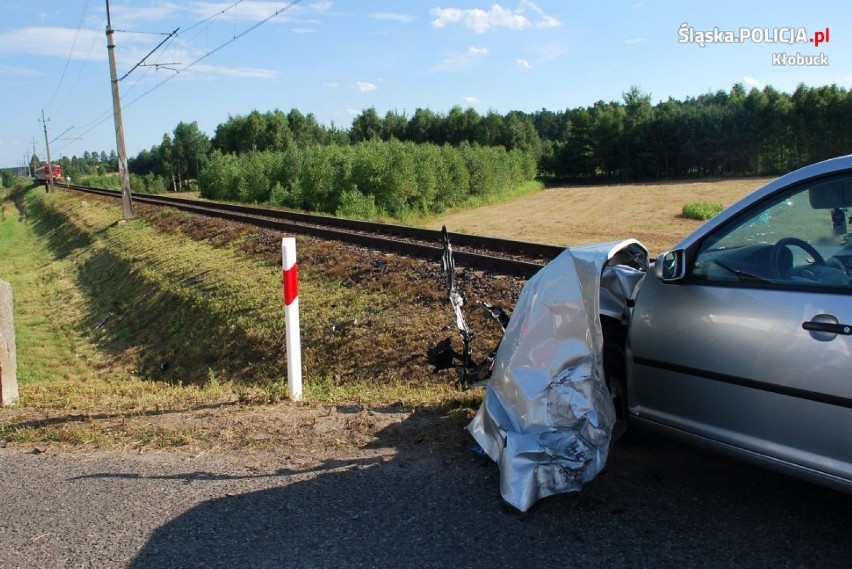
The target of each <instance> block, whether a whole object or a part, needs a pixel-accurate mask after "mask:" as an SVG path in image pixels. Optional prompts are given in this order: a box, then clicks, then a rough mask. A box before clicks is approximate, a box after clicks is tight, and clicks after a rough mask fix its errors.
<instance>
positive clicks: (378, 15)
mask: <svg viewBox="0 0 852 569" xmlns="http://www.w3.org/2000/svg"><path fill="white" fill-rule="evenodd" d="M369 16H370V17H371V18H373V19H374V20H392V21H394V22H401V23H403V24H407V23H409V22H413V21H414V19H415V18H414V16H410V15H408V14H397V13H395V12H372V13H370V14H369Z"/></svg>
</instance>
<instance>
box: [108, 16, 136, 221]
mask: <svg viewBox="0 0 852 569" xmlns="http://www.w3.org/2000/svg"><path fill="white" fill-rule="evenodd" d="M106 13H107V29H106V36H107V52H108V54H109V80H110V82H111V83H112V115H113V120H114V121H115V146H116V151H117V152H118V177H119V179H120V180H121V209H122V211H123V213H124V219H125V220H127V219H131V218H132V217H133V202H132V200H131V198H130V174H129V173H128V171H127V150H125V148H124V123H123V122H122V120H121V99H120V98H119V95H118V73H116V71H115V42H114V41H113V38H112V23H111V21H110V17H109V0H106Z"/></svg>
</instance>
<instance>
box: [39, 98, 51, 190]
mask: <svg viewBox="0 0 852 569" xmlns="http://www.w3.org/2000/svg"><path fill="white" fill-rule="evenodd" d="M48 120H50V119H45V118H44V109H42V110H41V122H43V123H44V146H45V148H47V168H46V169H45V171H44V175H45V180H46V181H47V192H48V193H49V192H50V191H51V190H52V189H53V165H52V164H51V163H50V142H48V139H47V121H48Z"/></svg>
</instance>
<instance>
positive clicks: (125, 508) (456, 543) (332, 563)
mask: <svg viewBox="0 0 852 569" xmlns="http://www.w3.org/2000/svg"><path fill="white" fill-rule="evenodd" d="M468 446H469V445H468V444H467V442H464V443H462V442H457V441H450V442H447V443H446V444H445V443H444V442H443V441H431V440H423V441H420V442H419V443H416V442H412V444H411V445H406V448H387V447H383V446H382V444H381V437H380V438H379V441H378V443H377V444H375V445H373V448H369V449H363V450H362V451H359V452H357V453H356V454H350V456H347V457H340V458H337V459H334V460H332V461H325V462H323V463H311V461H310V460H307V459H303V458H299V457H287V458H277V457H273V456H264V455H256V454H250V455H249V454H231V455H213V454H202V455H196V456H192V455H189V454H176V453H173V452H163V453H154V452H146V453H143V454H130V453H125V454H121V453H106V452H85V453H83V452H73V453H63V452H58V451H53V450H47V451H44V452H39V451H38V450H37V449H35V451H34V449H19V448H18V449H12V448H5V449H2V448H0V568H12V567H27V568H29V567H98V568H101V567H138V568H141V567H158V568H160V567H453V568H461V567H489V568H493V567H522V568H524V569H530V568H535V567H575V566H576V567H773V568H774V567H849V566H850V564H852V530H850V521H852V496H847V495H844V494H839V493H837V492H833V491H830V490H827V489H823V488H820V487H817V486H813V485H811V484H807V483H804V482H800V481H797V480H793V479H789V478H787V477H784V476H781V475H778V474H774V473H771V472H767V471H763V470H760V469H757V468H753V467H751V466H748V465H744V464H740V463H738V462H734V461H731V460H728V459H726V458H721V457H718V456H716V455H713V454H708V453H704V452H702V451H698V450H695V449H692V448H691V447H686V446H681V445H679V444H676V443H673V442H670V441H667V440H664V439H659V438H656V437H652V436H650V435H646V436H643V437H641V438H640V439H639V440H638V441H637V442H633V443H632V444H631V445H629V446H622V447H619V448H617V449H616V450H615V451H614V452H613V453H612V455H611V457H610V461H609V463H608V465H607V468H606V470H605V471H604V473H602V474H601V476H599V477H598V479H596V480H595V481H593V482H592V483H591V484H589V485H588V486H587V487H586V488H585V489H584V490H583V491H582V492H580V493H578V494H571V495H562V496H556V497H552V498H548V499H545V500H543V501H541V502H539V504H537V505H536V506H535V507H534V508H533V509H532V510H531V511H530V512H529V513H527V514H526V515H524V516H520V515H517V514H516V513H512V512H509V511H508V510H506V509H505V508H504V507H503V505H502V502H501V500H500V499H499V493H498V487H497V482H498V478H497V471H496V469H495V467H494V466H493V465H492V464H490V463H487V462H484V461H483V460H482V459H480V458H478V457H476V456H475V455H474V454H473V453H471V452H469V450H468Z"/></svg>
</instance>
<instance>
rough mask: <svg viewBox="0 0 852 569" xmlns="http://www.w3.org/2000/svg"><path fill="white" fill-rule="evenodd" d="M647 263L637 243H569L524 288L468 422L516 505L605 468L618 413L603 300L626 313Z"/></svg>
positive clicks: (523, 506)
mask: <svg viewBox="0 0 852 569" xmlns="http://www.w3.org/2000/svg"><path fill="white" fill-rule="evenodd" d="M608 262H611V263H612V266H606V265H607V263H608ZM621 262H624V263H625V264H626V265H630V266H626V265H617V266H616V264H617V263H621ZM605 266H606V271H605V272H606V274H605V276H604V277H603V279H602V272H603V271H604V268H605ZM647 267H648V253H647V250H646V249H645V247H643V246H642V245H641V244H640V243H639V242H638V241H636V240H634V239H630V240H627V241H621V242H611V243H604V244H600V245H593V246H584V247H573V248H570V249H566V250H565V252H564V253H562V254H561V255H559V256H558V257H557V258H556V259H554V260H553V261H551V262H550V263H549V264H548V265H547V266H545V267H544V268H543V269H542V270H541V271H539V272H538V273H537V274H536V275H535V276H533V277H532V278H531V279H530V280H529V281H528V282H527V284H526V286H525V287H524V289H523V291H522V292H521V295H520V297H519V298H518V302H517V304H516V305H515V310H514V312H513V313H512V317H511V320H510V321H509V325H508V327H507V328H506V333H505V335H504V336H503V340H502V342H501V344H500V347H499V349H498V350H497V355H496V358H495V360H494V371H493V374H492V375H491V379H490V380H489V382H488V384H487V386H486V392H485V399H484V401H483V404H482V406H481V407H480V409H479V411H478V412H477V413H476V416H475V417H474V418H473V421H471V423H470V425H469V426H468V430H469V431H470V433H471V434H472V435H473V437H474V439H476V441H477V442H478V443H479V445H480V446H481V447H482V448H483V450H484V451H485V452H486V453H487V454H488V456H490V457H491V458H492V459H493V460H494V461H495V462H497V464H498V466H499V468H500V492H501V494H502V496H503V499H504V500H505V501H506V502H508V503H509V504H511V505H512V506H514V507H516V508H517V509H519V510H521V511H526V510H528V509H529V508H530V507H531V506H532V505H533V504H534V503H535V502H536V501H537V500H539V499H541V498H544V497H546V496H550V495H552V494H557V493H562V492H572V491H577V490H579V489H580V487H581V486H582V485H583V484H585V483H586V482H589V481H590V480H592V479H593V478H594V477H595V476H596V475H597V474H598V473H599V472H600V471H601V470H602V469H603V467H604V465H605V464H606V459H607V455H608V452H609V443H610V438H611V436H612V428H613V425H614V423H615V409H614V408H613V403H612V398H611V396H610V393H609V390H608V389H607V387H606V380H605V378H604V373H603V333H602V330H601V324H600V317H599V314H600V313H601V298H603V299H604V304H605V309H606V310H605V312H604V313H606V314H608V315H615V313H620V311H622V310H623V307H626V305H627V299H629V298H632V296H633V289H634V288H635V287H636V285H637V284H638V283H639V281H640V280H641V277H642V276H643V275H644V274H645V271H647ZM604 284H605V285H606V288H604V289H602V285H604ZM602 291H604V292H602Z"/></svg>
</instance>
